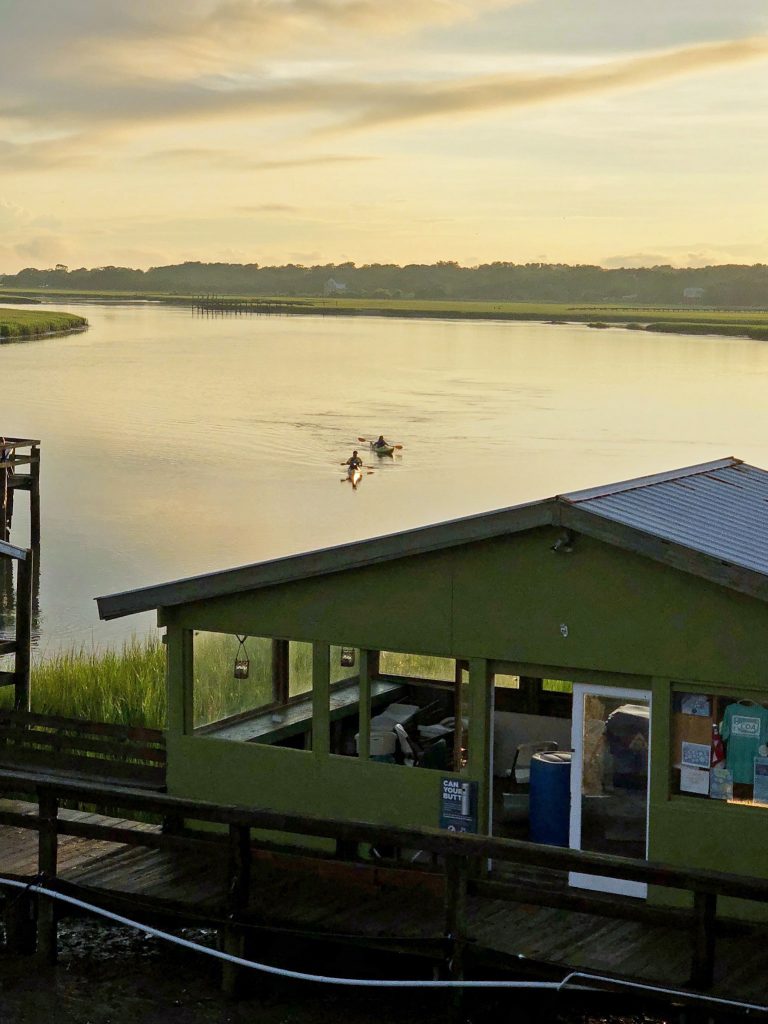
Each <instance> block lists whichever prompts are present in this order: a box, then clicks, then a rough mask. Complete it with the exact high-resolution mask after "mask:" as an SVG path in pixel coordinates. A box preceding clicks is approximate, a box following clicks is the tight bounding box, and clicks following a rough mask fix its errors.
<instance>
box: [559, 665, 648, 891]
mask: <svg viewBox="0 0 768 1024" xmlns="http://www.w3.org/2000/svg"><path fill="white" fill-rule="evenodd" d="M587 694H594V695H595V696H597V697H603V696H606V697H617V698H618V699H620V700H622V699H624V698H626V699H627V701H628V702H630V701H631V700H632V699H635V700H642V701H644V702H645V701H647V703H648V779H647V782H646V803H645V859H646V860H647V859H648V836H649V824H650V812H651V743H652V723H653V694H652V691H651V690H650V689H648V690H634V689H625V688H624V687H620V686H601V685H599V684H597V683H595V684H592V683H574V684H573V715H572V719H571V723H572V724H571V751H572V755H571V813H570V822H569V828H568V845H569V847H570V848H571V849H572V850H581V783H582V778H583V770H584V697H585V696H586V695H587ZM568 884H569V885H572V886H574V887H575V888H580V889H592V890H595V891H597V892H608V893H616V894H618V895H623V896H636V897H638V898H639V899H645V897H646V896H647V895H648V886H647V884H646V883H645V882H630V881H628V880H626V879H623V878H609V877H606V876H604V875H589V874H584V873H582V872H580V871H570V872H569V873H568Z"/></svg>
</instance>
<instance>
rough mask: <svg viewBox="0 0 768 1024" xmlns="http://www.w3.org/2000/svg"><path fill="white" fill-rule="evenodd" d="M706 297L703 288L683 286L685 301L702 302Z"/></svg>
mask: <svg viewBox="0 0 768 1024" xmlns="http://www.w3.org/2000/svg"><path fill="white" fill-rule="evenodd" d="M703 298H704V289H703V288H683V302H687V303H689V304H692V303H695V302H701V300H702V299H703Z"/></svg>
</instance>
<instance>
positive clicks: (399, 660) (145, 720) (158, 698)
mask: <svg viewBox="0 0 768 1024" xmlns="http://www.w3.org/2000/svg"><path fill="white" fill-rule="evenodd" d="M193 651H194V661H193V664H194V723H195V726H196V727H198V726H201V725H207V724H209V723H210V722H216V721H219V720H221V719H223V718H228V717H229V716H231V715H236V714H239V713H240V712H243V711H249V710H253V709H255V708H259V707H264V706H267V705H269V704H271V703H272V667H271V666H272V661H271V657H272V641H271V640H270V639H268V638H265V637H247V638H246V640H245V656H246V657H247V659H248V663H249V664H248V678H247V679H236V678H235V674H234V666H235V660H236V658H238V657H242V656H243V651H242V650H241V648H240V645H239V642H238V639H237V637H235V636H232V635H230V634H225V633H207V632H199V633H195V635H194V638H193ZM341 651H342V648H341V647H338V646H332V647H331V682H332V683H335V682H339V681H341V680H343V679H345V678H350V677H353V676H356V675H357V674H358V673H359V671H360V667H359V665H360V662H359V658H360V652H359V651H357V650H356V651H355V664H354V665H351V666H350V665H342V664H341ZM288 662H289V668H288V679H289V695H290V696H291V697H297V696H300V695H301V694H303V693H308V692H309V691H310V690H311V689H312V645H311V644H309V643H301V642H298V641H291V642H290V644H289V655H288ZM165 667H166V649H165V645H164V644H163V643H162V641H161V638H160V637H159V636H148V637H144V638H136V637H134V638H132V639H131V640H129V641H127V642H126V643H125V644H123V646H122V649H120V650H116V651H111V650H102V649H99V648H95V647H94V648H88V647H80V648H76V649H73V650H69V651H62V652H59V653H56V654H53V655H50V656H48V657H46V658H45V659H42V658H37V659H35V660H34V661H33V665H32V710H33V711H35V712H37V713H39V714H49V715H64V716H66V717H71V718H81V719H85V720H86V721H91V722H115V723H117V724H122V725H134V726H147V727H149V728H155V729H162V728H164V727H165V724H166V707H167V704H166V686H165ZM381 670H382V672H385V673H388V674H392V675H402V676H403V677H406V678H407V677H408V676H413V677H417V678H418V677H420V678H422V679H436V680H444V681H446V682H452V681H453V673H454V669H453V661H452V659H450V658H438V657H430V656H426V655H411V654H398V653H393V652H390V651H387V652H382V656H381ZM463 677H464V682H465V683H466V682H468V677H467V673H466V672H464V673H463ZM496 685H497V686H504V687H517V686H518V679H517V677H516V676H497V677H496ZM544 689H545V690H557V691H561V692H565V693H568V692H570V691H571V684H570V683H567V682H561V681H559V680H554V679H546V680H544ZM12 701H13V691H12V688H11V687H4V688H3V689H0V708H8V707H10V706H11V704H12Z"/></svg>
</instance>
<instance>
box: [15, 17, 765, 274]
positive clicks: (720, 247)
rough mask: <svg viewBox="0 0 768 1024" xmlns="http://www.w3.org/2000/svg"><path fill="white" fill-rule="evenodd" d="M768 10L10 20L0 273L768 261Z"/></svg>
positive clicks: (686, 264) (620, 264)
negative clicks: (171, 266) (112, 267)
mask: <svg viewBox="0 0 768 1024" xmlns="http://www.w3.org/2000/svg"><path fill="white" fill-rule="evenodd" d="M767 100H768V3H767V2H766V0H644V2H642V3H641V2H638V0H516V2H513V0H183V2H182V0H121V2H117V0H0V273H3V272H5V273H11V272H15V271H17V270H19V269H21V268H22V267H25V266H38V267H49V266H53V265H54V264H55V263H65V264H67V265H68V266H70V267H71V268H74V267H79V266H87V267H92V266H100V265H105V264H117V265H124V266H134V267H144V268H146V267H149V266H154V265H159V264H164V263H176V262H180V261H183V260H204V261H214V260H222V261H228V262H248V263H251V262H256V263H260V264H262V265H267V264H275V263H289V262H290V263H304V264H312V263H327V262H341V261H346V260H352V261H354V262H356V263H358V264H362V263H370V262H394V263H410V262H434V261H436V260H440V259H446V260H458V261H459V262H460V263H463V264H467V265H472V264H477V263H484V262H490V261H493V260H510V261H513V262H528V261H547V262H568V263H574V262H589V263H600V264H602V265H604V266H622V265H650V264H656V263H672V264H674V265H677V266H698V265H703V264H707V263H726V262H728V263H757V262H768V217H766V179H767V177H768V174H767V172H766V168H768V102H766V101H767Z"/></svg>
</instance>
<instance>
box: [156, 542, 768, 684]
mask: <svg viewBox="0 0 768 1024" xmlns="http://www.w3.org/2000/svg"><path fill="white" fill-rule="evenodd" d="M557 536H558V531H557V530H555V529H554V528H541V529H537V530H532V531H530V532H529V533H526V534H517V535H514V536H510V537H508V538H502V539H498V540H491V541H484V542H480V543H475V544H468V545H467V546H466V547H462V548H455V549H450V550H447V551H444V552H441V553H438V554H430V555H422V556H414V557H411V558H404V559H402V560H399V561H395V562H385V563H382V564H381V565H378V566H368V567H366V568H364V569H353V570H349V571H347V572H343V573H338V574H336V575H332V576H326V577H318V578H317V579H309V580H301V581H298V582H296V583H289V584H280V585H278V586H275V587H270V588H265V589H263V590H257V591H253V592H251V593H247V594H239V595H236V596H234V597H226V598H216V599H213V600H210V601H207V602H200V603H197V604H190V605H186V606H182V607H180V608H177V609H173V610H169V611H168V612H167V613H166V617H167V619H168V621H173V622H178V623H179V624H182V625H186V626H188V627H190V628H195V629H213V630H216V629H219V630H223V631H225V632H235V631H239V632H249V633H250V634H252V635H267V636H269V635H275V636H285V637H290V638H293V639H301V640H322V641H324V642H328V643H347V644H350V645H351V646H355V647H364V648H365V647H367V648H372V649H383V650H387V649H392V650H400V651H408V652H411V653H414V654H415V653H425V654H438V655H439V654H442V655H448V656H451V657H463V658H471V657H477V658H493V659H501V660H507V661H512V662H530V663H534V664H541V665H547V664H552V665H570V666H572V667H573V668H575V669H586V670H588V669H595V670H600V671H606V672H617V673H631V674H635V675H641V676H654V675H657V676H667V677H672V676H675V677H679V678H681V679H698V680H700V681H710V682H717V681H722V682H726V683H730V682H736V681H738V682H739V683H741V684H745V685H747V684H748V685H750V686H758V687H761V688H765V689H766V690H768V607H767V606H766V605H765V604H764V603H763V602H761V601H758V600H756V599H754V598H750V597H747V596H745V595H743V594H738V593H735V592H734V591H730V590H726V589H724V588H722V587H719V586H717V585H716V584H714V583H709V582H707V581H705V580H702V579H700V578H698V577H695V576H691V575H688V574H687V573H683V572H681V571H679V570H676V569H672V568H669V567H667V566H663V565H660V564H659V563H656V562H652V561H650V560H649V559H646V558H643V557H642V556H640V555H636V554H632V553H629V552H626V551H622V550H620V549H618V548H614V547H611V546H609V545H607V544H603V543H601V542H600V541H595V540H592V539H590V538H587V537H583V536H580V537H578V538H577V540H576V543H575V545H574V551H573V553H572V554H555V553H554V552H552V551H551V550H550V548H551V545H552V543H553V541H554V539H555V538H556V537H557ZM563 623H565V624H566V625H567V626H568V637H567V638H563V637H562V635H561V633H560V626H561V624H563Z"/></svg>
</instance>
